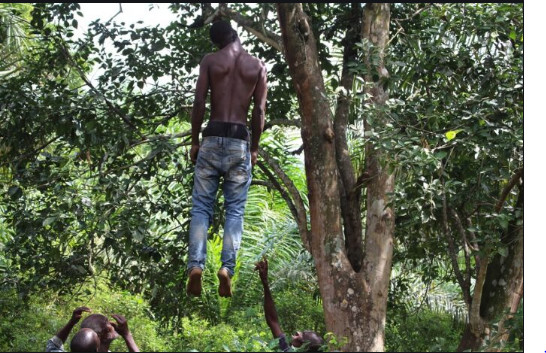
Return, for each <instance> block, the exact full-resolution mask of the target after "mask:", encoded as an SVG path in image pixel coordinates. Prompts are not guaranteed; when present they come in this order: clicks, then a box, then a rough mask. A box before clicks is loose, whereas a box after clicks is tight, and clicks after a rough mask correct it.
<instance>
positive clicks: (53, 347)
mask: <svg viewBox="0 0 546 353" xmlns="http://www.w3.org/2000/svg"><path fill="white" fill-rule="evenodd" d="M84 311H87V312H91V309H89V308H88V307H86V306H80V307H79V308H76V309H74V311H73V312H72V317H71V318H70V320H68V322H67V324H66V325H64V326H63V328H61V329H60V330H59V332H57V334H55V336H53V337H52V338H51V339H49V341H47V345H46V352H64V348H63V344H64V342H65V341H66V338H67V337H68V335H69V334H70V331H72V328H73V327H74V326H75V325H76V324H77V323H78V321H80V319H81V318H82V314H83V312H84Z"/></svg>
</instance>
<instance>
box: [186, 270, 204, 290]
mask: <svg viewBox="0 0 546 353" xmlns="http://www.w3.org/2000/svg"><path fill="white" fill-rule="evenodd" d="M202 273H203V270H202V269H201V267H194V268H192V269H191V271H190V275H189V276H188V278H189V279H188V287H187V288H186V292H187V293H188V295H194V296H196V297H198V296H200V295H201V274H202Z"/></svg>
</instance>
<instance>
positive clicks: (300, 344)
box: [254, 258, 324, 352]
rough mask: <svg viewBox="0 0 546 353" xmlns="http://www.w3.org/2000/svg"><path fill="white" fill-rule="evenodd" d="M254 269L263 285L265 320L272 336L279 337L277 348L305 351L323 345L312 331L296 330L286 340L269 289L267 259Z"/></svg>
mask: <svg viewBox="0 0 546 353" xmlns="http://www.w3.org/2000/svg"><path fill="white" fill-rule="evenodd" d="M254 270H255V271H258V273H259V275H260V280H261V281H262V285H263V287H264V313H265V321H266V322H267V325H268V326H269V328H270V329H271V333H272V334H273V337H274V338H278V339H279V348H280V349H281V350H282V351H283V352H290V351H292V350H293V347H295V348H298V350H300V349H301V350H303V351H305V352H317V351H318V350H319V348H320V347H322V346H323V345H324V340H323V339H322V337H321V336H320V335H319V334H317V333H316V332H314V331H297V332H296V333H294V334H293V335H292V336H291V340H290V343H289V342H287V338H286V335H285V334H284V332H283V331H282V330H281V326H280V324H279V318H278V316H277V309H276V308H275V302H274V301H273V296H272V294H271V290H270V289H269V281H268V278H267V276H268V265H267V259H265V258H264V259H263V260H262V261H260V262H258V263H256V267H255V268H254Z"/></svg>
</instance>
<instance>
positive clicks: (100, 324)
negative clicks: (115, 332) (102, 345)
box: [80, 314, 108, 340]
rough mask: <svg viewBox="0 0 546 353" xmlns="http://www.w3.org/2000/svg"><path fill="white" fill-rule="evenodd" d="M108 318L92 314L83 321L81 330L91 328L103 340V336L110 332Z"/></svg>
mask: <svg viewBox="0 0 546 353" xmlns="http://www.w3.org/2000/svg"><path fill="white" fill-rule="evenodd" d="M107 326H108V318H107V317H106V316H104V315H102V314H91V315H89V316H88V317H86V318H85V319H83V321H82V323H81V325H80V328H90V329H91V330H93V331H95V332H96V333H97V335H99V338H100V339H101V340H102V339H103V336H104V335H105V334H106V333H107V332H108V330H107Z"/></svg>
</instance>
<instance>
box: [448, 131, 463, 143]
mask: <svg viewBox="0 0 546 353" xmlns="http://www.w3.org/2000/svg"><path fill="white" fill-rule="evenodd" d="M461 131H463V130H462V129H458V130H450V131H448V132H446V138H447V140H448V141H451V140H453V139H454V138H455V137H456V136H457V134H458V133H459V132H461Z"/></svg>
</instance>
